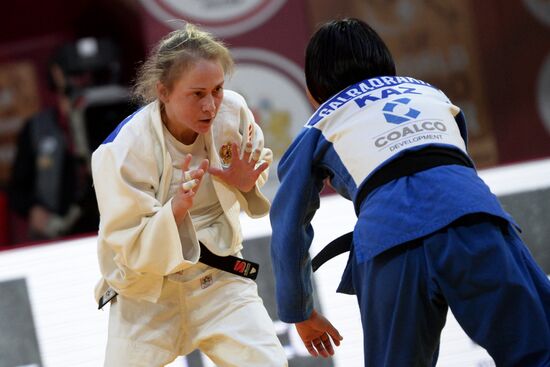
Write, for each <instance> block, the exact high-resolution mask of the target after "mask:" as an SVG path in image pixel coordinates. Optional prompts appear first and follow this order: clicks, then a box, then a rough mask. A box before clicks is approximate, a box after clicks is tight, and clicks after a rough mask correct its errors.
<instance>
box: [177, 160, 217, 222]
mask: <svg viewBox="0 0 550 367" xmlns="http://www.w3.org/2000/svg"><path fill="white" fill-rule="evenodd" d="M191 158H192V156H191V154H187V156H185V159H184V160H183V163H182V165H181V169H182V172H183V175H182V182H181V184H180V185H179V187H178V189H177V191H176V193H175V195H174V197H173V198H172V213H174V218H175V220H176V223H177V224H180V223H181V222H183V220H184V219H185V216H186V215H187V214H188V213H189V209H191V207H192V206H193V198H194V197H195V193H196V192H197V190H198V189H199V187H200V184H201V181H202V178H203V176H204V174H205V173H206V171H207V170H208V166H209V162H208V159H204V160H203V161H202V162H201V164H200V165H199V167H198V168H196V169H192V170H189V164H191ZM192 181H194V182H192Z"/></svg>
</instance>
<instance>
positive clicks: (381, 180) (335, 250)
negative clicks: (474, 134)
mask: <svg viewBox="0 0 550 367" xmlns="http://www.w3.org/2000/svg"><path fill="white" fill-rule="evenodd" d="M451 164H456V165H461V166H466V167H472V168H474V165H473V163H472V161H471V160H470V159H469V158H468V157H467V156H466V155H465V154H464V153H462V152H460V151H458V150H453V149H447V148H440V147H428V148H424V149H421V150H418V151H413V152H408V153H406V154H405V155H403V156H402V157H399V158H397V159H395V160H393V161H391V162H390V163H388V164H387V165H385V166H384V167H382V168H381V169H380V170H378V171H376V172H375V173H374V174H373V175H372V177H370V178H369V179H368V180H367V182H365V184H364V185H363V187H362V188H361V191H360V192H359V194H358V195H357V198H356V199H355V202H354V208H355V213H356V214H357V215H359V211H360V209H361V204H362V203H363V201H364V200H365V199H366V198H367V196H369V194H370V193H371V192H372V191H373V190H374V189H376V188H378V187H380V186H381V185H384V184H386V183H388V182H390V181H393V180H395V179H397V178H400V177H404V176H410V175H412V174H415V173H418V172H420V171H424V170H427V169H429V168H433V167H437V166H444V165H451ZM352 240H353V232H349V233H346V234H344V235H342V236H340V237H338V238H336V239H335V240H333V241H331V242H330V243H329V244H328V245H326V246H325V247H324V248H323V249H322V250H321V251H320V252H319V253H318V254H317V255H316V256H315V257H314V258H313V260H312V261H311V268H312V270H313V271H316V270H317V269H319V267H320V266H321V265H323V264H324V263H326V262H327V261H329V260H330V259H332V258H333V257H336V256H338V255H340V254H343V253H344V252H347V251H349V250H350V249H351V244H352Z"/></svg>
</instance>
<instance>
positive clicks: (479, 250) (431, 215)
mask: <svg viewBox="0 0 550 367" xmlns="http://www.w3.org/2000/svg"><path fill="white" fill-rule="evenodd" d="M305 74H306V82H307V88H308V96H309V98H310V100H311V101H312V103H313V104H314V106H315V108H316V111H315V112H314V114H313V115H312V116H311V118H310V119H309V121H308V122H307V123H306V125H305V126H304V128H303V129H302V130H301V132H300V133H299V135H298V136H297V137H296V138H295V140H294V141H293V142H292V144H291V145H290V147H289V148H288V150H287V151H286V152H285V154H284V155H283V157H282V158H281V161H280V163H279V166H278V175H279V179H280V182H281V184H280V188H279V190H278V192H277V194H276V196H275V198H274V200H273V203H272V207H271V212H270V219H271V224H272V229H273V235H272V243H271V246H272V247H271V254H272V262H273V269H274V273H275V277H276V295H277V304H278V312H279V317H280V319H281V320H282V321H285V322H288V323H295V324H296V328H297V331H298V333H299V335H300V337H301V338H302V341H303V342H304V344H305V346H306V348H307V349H308V350H309V352H310V354H312V355H314V356H317V355H321V356H324V357H328V356H330V355H332V354H334V347H333V345H336V346H337V345H339V344H340V342H341V340H342V336H341V335H340V334H339V332H338V331H337V329H336V328H335V327H334V326H333V325H332V324H331V323H330V322H329V321H328V320H327V319H326V318H324V317H323V316H322V315H321V314H320V313H319V312H317V311H316V310H315V308H314V306H313V294H312V293H313V289H312V284H311V274H312V266H311V258H310V255H309V252H308V250H309V247H310V245H311V242H312V239H313V236H314V233H313V228H312V225H311V220H312V218H313V216H314V215H315V212H316V210H317V209H318V208H319V205H320V199H319V193H320V191H321V190H322V189H323V186H324V185H325V184H329V185H330V186H332V188H333V189H334V190H335V191H336V192H337V193H338V194H339V195H341V196H343V197H345V198H347V199H349V200H351V201H353V203H354V207H355V211H356V215H357V222H356V225H355V227H354V231H353V233H352V234H351V235H350V236H348V238H349V242H348V245H349V246H350V252H349V259H348V262H347V266H346V268H345V270H344V274H343V276H342V280H341V283H340V286H339V288H338V292H342V293H347V294H355V295H356V297H357V301H358V304H359V309H360V315H361V322H362V327H363V337H364V359H365V361H364V363H365V366H369V367H383V366H392V367H399V366H403V367H411V366H434V365H435V364H436V362H437V355H438V350H439V342H440V334H441V330H442V328H443V326H444V325H445V320H446V316H447V311H448V309H449V308H450V309H451V310H452V312H453V314H454V316H455V317H456V319H457V321H458V322H459V324H460V326H461V327H462V328H463V329H464V331H465V332H466V333H467V334H468V336H469V337H470V338H471V339H472V340H474V341H475V342H476V343H478V344H479V345H481V346H482V347H483V348H485V349H486V350H487V351H488V353H489V354H490V355H491V357H492V358H493V359H494V361H495V363H496V365H497V366H522V367H527V366H537V367H541V366H550V282H549V280H548V278H547V276H546V274H544V272H543V271H542V270H541V268H540V267H539V266H538V265H537V264H536V263H535V261H534V259H533V258H532V256H531V254H530V253H529V251H528V249H527V247H526V246H525V244H524V243H523V242H522V240H521V239H520V237H519V236H518V230H519V229H518V227H517V225H516V223H515V222H514V220H513V218H511V216H510V215H509V214H508V213H507V212H506V211H505V210H503V208H502V207H501V205H500V204H499V202H498V200H497V198H496V197H495V195H494V194H493V193H491V191H490V189H489V187H488V186H487V185H486V184H485V183H484V182H483V180H482V179H481V178H480V177H479V176H478V174H477V172H476V167H475V165H474V162H473V161H472V159H471V158H470V157H469V155H468V150H467V128H466V126H467V125H466V119H465V116H464V114H463V111H462V110H461V109H460V107H459V106H457V105H455V104H453V103H452V102H451V101H450V100H449V98H447V96H446V95H445V94H444V93H443V92H442V91H441V90H439V89H438V88H437V87H435V86H433V85H430V84H428V83H426V82H424V81H421V80H418V79H414V78H411V77H405V76H398V75H396V70H395V65H394V62H393V59H392V55H391V53H390V51H389V50H388V48H387V46H386V45H385V43H384V41H383V40H382V39H381V38H380V37H379V36H378V34H377V33H376V32H375V31H374V30H373V29H372V28H371V27H370V26H369V25H367V24H366V23H364V22H362V21H360V20H357V19H343V20H338V21H331V22H329V23H326V24H325V25H323V26H322V27H320V28H319V29H318V30H317V32H316V33H315V34H314V35H313V36H312V38H311V40H310V42H309V44H308V47H307V51H306V61H305ZM334 232H335V234H336V233H338V230H337V228H335V229H334ZM340 242H342V241H340ZM344 242H345V241H344ZM329 257H330V256H329ZM320 286H322V284H321V285H320Z"/></svg>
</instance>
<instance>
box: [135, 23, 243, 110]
mask: <svg viewBox="0 0 550 367" xmlns="http://www.w3.org/2000/svg"><path fill="white" fill-rule="evenodd" d="M198 60H215V61H219V62H220V64H221V66H222V68H223V71H224V73H225V74H230V73H231V72H232V71H233V63H234V62H233V58H232V56H231V53H230V52H229V50H228V48H227V47H226V46H225V44H224V43H223V42H222V41H220V40H217V39H215V38H214V37H213V36H212V35H211V34H210V33H208V32H205V31H202V30H200V29H199V28H198V27H196V26H195V25H193V24H190V23H186V24H185V26H184V27H183V28H181V29H178V30H175V31H173V32H170V33H169V34H167V35H166V36H165V37H163V38H162V39H161V40H160V41H159V42H158V44H157V45H156V46H155V48H154V49H153V50H152V52H151V54H150V55H149V57H148V58H147V60H145V62H144V63H143V64H142V65H141V66H140V68H139V69H138V71H137V77H136V80H135V83H134V87H133V90H132V95H133V97H134V98H135V99H136V100H137V101H138V102H141V103H149V102H152V101H153V100H155V99H156V98H157V97H158V95H157V88H156V86H157V83H158V82H160V83H162V84H163V85H164V86H165V87H166V88H168V90H171V89H172V86H173V83H174V82H175V81H176V80H177V79H178V78H179V76H180V75H181V74H182V73H183V72H185V70H186V69H187V68H188V67H189V66H190V65H192V64H193V63H194V62H196V61H198Z"/></svg>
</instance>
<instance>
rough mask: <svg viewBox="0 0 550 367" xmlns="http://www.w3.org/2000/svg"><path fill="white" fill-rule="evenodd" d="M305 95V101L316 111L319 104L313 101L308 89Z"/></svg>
mask: <svg viewBox="0 0 550 367" xmlns="http://www.w3.org/2000/svg"><path fill="white" fill-rule="evenodd" d="M306 95H307V99H308V101H309V103H311V105H312V106H313V108H314V109H317V108H319V106H320V104H319V102H317V101H316V100H315V98H313V96H312V95H311V93H310V91H309V88H306Z"/></svg>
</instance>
